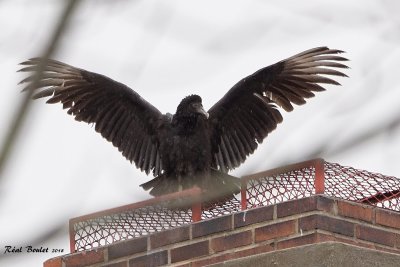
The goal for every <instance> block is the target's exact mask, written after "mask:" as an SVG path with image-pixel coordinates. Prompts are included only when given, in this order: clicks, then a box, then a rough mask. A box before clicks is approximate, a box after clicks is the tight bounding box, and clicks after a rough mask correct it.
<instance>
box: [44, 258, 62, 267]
mask: <svg viewBox="0 0 400 267" xmlns="http://www.w3.org/2000/svg"><path fill="white" fill-rule="evenodd" d="M43 267H62V257H57V258H52V259H49V260H47V261H45V262H44V263H43Z"/></svg>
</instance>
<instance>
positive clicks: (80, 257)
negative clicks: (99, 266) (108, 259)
mask: <svg viewBox="0 0 400 267" xmlns="http://www.w3.org/2000/svg"><path fill="white" fill-rule="evenodd" d="M63 261H64V263H65V267H80V266H87V265H91V264H95V263H101V262H104V249H102V248H101V249H94V250H89V251H83V252H78V253H74V254H70V255H67V256H65V257H64V259H63Z"/></svg>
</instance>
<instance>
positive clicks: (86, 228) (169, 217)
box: [73, 205, 192, 251]
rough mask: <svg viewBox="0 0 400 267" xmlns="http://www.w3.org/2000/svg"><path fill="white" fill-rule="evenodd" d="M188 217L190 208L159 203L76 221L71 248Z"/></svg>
mask: <svg viewBox="0 0 400 267" xmlns="http://www.w3.org/2000/svg"><path fill="white" fill-rule="evenodd" d="M191 221H192V214H191V210H190V209H186V210H170V209H168V208H165V207H163V206H162V205H155V206H148V207H144V208H139V209H135V210H132V211H129V212H123V213H118V214H112V215H105V216H101V217H98V218H93V219H88V220H83V221H78V222H76V223H74V224H73V232H74V233H75V234H74V240H75V245H74V250H75V251H81V250H87V249H91V248H94V247H98V246H104V245H107V244H112V243H114V242H116V241H120V240H126V239H130V238H134V237H138V236H142V235H146V234H150V233H154V232H159V231H162V230H165V229H170V228H173V227H177V226H181V225H184V224H188V223H190V222H191Z"/></svg>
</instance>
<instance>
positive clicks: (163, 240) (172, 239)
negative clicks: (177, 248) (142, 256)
mask: <svg viewBox="0 0 400 267" xmlns="http://www.w3.org/2000/svg"><path fill="white" fill-rule="evenodd" d="M189 230H190V228H189V226H184V227H178V228H175V229H171V230H166V231H162V232H159V233H156V234H153V235H151V236H150V247H151V249H154V248H159V247H162V246H165V245H169V244H174V243H177V242H181V241H185V240H189V239H190V233H189V232H190V231H189Z"/></svg>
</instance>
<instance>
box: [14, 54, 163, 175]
mask: <svg viewBox="0 0 400 267" xmlns="http://www.w3.org/2000/svg"><path fill="white" fill-rule="evenodd" d="M41 60H42V59H40V58H33V59H30V60H28V61H25V62H23V63H21V65H25V66H26V67H24V68H22V69H21V70H20V71H22V72H32V74H31V75H30V76H28V77H27V78H26V79H24V80H22V81H21V83H27V86H26V87H25V88H24V91H26V90H33V91H34V92H33V98H34V99H36V98H42V97H50V98H49V99H48V100H47V103H62V104H63V108H64V109H68V114H70V115H72V116H74V117H75V120H77V121H84V122H87V123H93V124H95V130H96V131H97V132H99V133H100V134H101V135H102V136H103V137H104V138H105V139H107V140H108V141H110V142H112V144H113V145H114V146H115V147H117V148H118V150H119V151H120V152H122V154H123V155H124V156H125V157H126V158H127V159H128V160H130V161H131V162H132V161H133V162H135V165H136V167H137V168H139V169H141V170H142V171H145V172H146V173H149V172H150V171H153V173H154V175H159V174H160V173H161V169H162V166H161V159H160V153H159V140H158V138H157V129H158V127H159V124H160V123H161V122H162V121H163V115H162V114H161V113H160V111H159V110H158V109H156V108H155V107H154V106H152V105H151V104H150V103H148V102H147V101H146V100H144V99H143V98H142V97H140V95H139V94H137V93H136V92H135V91H133V90H132V89H130V88H129V87H127V86H125V85H124V84H122V83H119V82H116V81H114V80H112V79H110V78H108V77H106V76H103V75H100V74H97V73H93V72H89V71H85V70H83V69H78V68H75V67H73V66H70V65H67V64H65V63H62V62H59V61H56V60H48V61H47V64H46V66H45V68H44V71H43V75H42V76H41V77H40V80H39V81H38V82H37V83H36V82H34V81H35V75H36V71H37V70H38V69H39V63H40V61H41Z"/></svg>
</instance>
